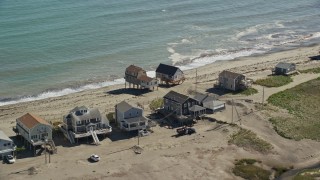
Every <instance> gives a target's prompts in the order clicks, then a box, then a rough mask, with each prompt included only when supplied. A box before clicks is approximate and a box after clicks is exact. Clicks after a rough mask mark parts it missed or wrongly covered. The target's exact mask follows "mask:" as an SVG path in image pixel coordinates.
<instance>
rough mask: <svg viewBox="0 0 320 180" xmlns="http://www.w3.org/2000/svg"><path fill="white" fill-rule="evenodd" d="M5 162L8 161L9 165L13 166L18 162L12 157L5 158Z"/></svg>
mask: <svg viewBox="0 0 320 180" xmlns="http://www.w3.org/2000/svg"><path fill="white" fill-rule="evenodd" d="M5 160H6V161H7V163H9V164H13V163H14V162H16V160H15V159H14V157H13V156H12V155H6V156H5Z"/></svg>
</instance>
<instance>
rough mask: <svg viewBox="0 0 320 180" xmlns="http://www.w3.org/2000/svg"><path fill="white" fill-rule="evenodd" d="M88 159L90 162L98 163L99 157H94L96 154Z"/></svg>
mask: <svg viewBox="0 0 320 180" xmlns="http://www.w3.org/2000/svg"><path fill="white" fill-rule="evenodd" d="M90 159H91V160H92V161H94V162H98V161H100V157H99V156H98V155H96V154H92V155H91V156H90Z"/></svg>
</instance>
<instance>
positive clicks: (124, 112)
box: [115, 101, 148, 131]
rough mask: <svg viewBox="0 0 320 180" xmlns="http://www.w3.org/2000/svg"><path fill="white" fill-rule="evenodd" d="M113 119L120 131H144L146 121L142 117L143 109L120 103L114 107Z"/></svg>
mask: <svg viewBox="0 0 320 180" xmlns="http://www.w3.org/2000/svg"><path fill="white" fill-rule="evenodd" d="M115 119H116V122H117V124H118V126H119V127H120V129H122V130H125V131H133V130H140V129H146V127H147V125H148V119H147V118H146V117H144V116H143V109H141V108H140V107H137V106H134V105H132V104H129V103H127V102H126V101H122V102H120V103H119V104H117V105H116V106H115Z"/></svg>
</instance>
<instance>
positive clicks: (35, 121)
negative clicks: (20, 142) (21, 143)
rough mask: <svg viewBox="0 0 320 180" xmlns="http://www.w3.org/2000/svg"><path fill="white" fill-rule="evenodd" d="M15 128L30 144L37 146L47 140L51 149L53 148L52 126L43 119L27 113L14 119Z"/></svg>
mask: <svg viewBox="0 0 320 180" xmlns="http://www.w3.org/2000/svg"><path fill="white" fill-rule="evenodd" d="M16 129H17V132H18V134H19V135H21V136H22V137H23V138H24V139H25V140H26V141H27V142H28V143H29V144H30V148H31V145H32V146H39V145H42V144H45V143H47V142H49V143H50V145H51V148H52V150H55V149H56V148H55V145H54V143H53V141H52V126H51V125H50V124H49V123H48V122H47V121H45V120H44V119H42V118H40V117H38V116H36V115H33V114H31V113H27V114H25V115H23V116H21V117H19V118H18V119H17V120H16Z"/></svg>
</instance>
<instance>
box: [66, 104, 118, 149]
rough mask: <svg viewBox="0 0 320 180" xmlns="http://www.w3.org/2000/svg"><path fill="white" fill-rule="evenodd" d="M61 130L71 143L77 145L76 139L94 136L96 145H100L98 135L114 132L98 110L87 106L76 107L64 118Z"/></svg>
mask: <svg viewBox="0 0 320 180" xmlns="http://www.w3.org/2000/svg"><path fill="white" fill-rule="evenodd" d="M60 129H61V130H62V132H63V133H64V134H65V136H66V137H67V138H68V139H69V141H70V142H71V143H75V139H76V140H78V139H79V138H83V137H89V136H92V138H93V140H94V142H95V143H96V144H99V143H100V141H99V138H98V136H97V135H99V134H103V135H105V134H108V133H110V132H111V131H112V128H111V126H110V125H109V121H108V119H107V118H106V117H105V116H102V115H101V114H100V111H99V110H98V109H97V108H92V109H89V108H87V107H85V106H81V107H75V108H74V109H72V110H71V111H70V112H69V114H67V115H66V116H64V117H63V124H62V125H61V126H60Z"/></svg>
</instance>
